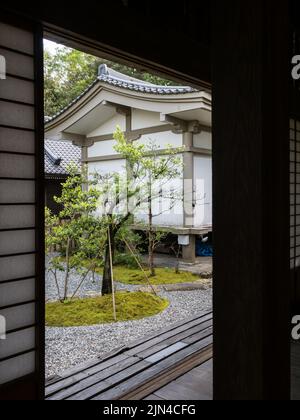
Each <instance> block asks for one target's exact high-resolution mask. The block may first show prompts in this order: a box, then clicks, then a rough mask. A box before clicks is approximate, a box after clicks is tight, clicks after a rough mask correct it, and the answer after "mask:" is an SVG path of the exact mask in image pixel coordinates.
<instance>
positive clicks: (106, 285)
mask: <svg viewBox="0 0 300 420" xmlns="http://www.w3.org/2000/svg"><path fill="white" fill-rule="evenodd" d="M109 234H110V241H111V247H112V252H113V257H114V251H115V236H116V232H115V231H114V230H113V228H112V227H111V226H110V229H109V233H108V232H107V241H106V246H105V259H104V268H103V280H102V296H104V295H111V294H112V292H113V290H112V278H111V267H110V249H109V237H108V235H109Z"/></svg>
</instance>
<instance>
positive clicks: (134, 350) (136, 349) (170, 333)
mask: <svg viewBox="0 0 300 420" xmlns="http://www.w3.org/2000/svg"><path fill="white" fill-rule="evenodd" d="M210 319H212V315H211V314H207V315H205V316H203V317H201V318H197V319H196V320H194V321H191V322H189V323H187V324H183V325H181V326H180V327H178V328H175V329H171V330H170V329H169V330H166V331H165V332H163V333H162V334H159V335H157V336H155V337H154V338H153V339H150V340H147V341H145V340H144V341H143V342H142V343H141V344H140V345H138V346H132V347H131V350H129V351H127V352H126V353H127V354H129V355H134V354H141V352H143V351H144V350H147V349H149V348H150V347H152V346H154V345H155V344H160V345H161V344H162V342H163V341H164V340H167V339H171V338H172V337H175V336H176V335H178V334H179V333H181V332H186V331H188V330H189V329H190V328H191V327H194V326H198V325H201V324H202V323H204V322H206V321H209V320H210Z"/></svg>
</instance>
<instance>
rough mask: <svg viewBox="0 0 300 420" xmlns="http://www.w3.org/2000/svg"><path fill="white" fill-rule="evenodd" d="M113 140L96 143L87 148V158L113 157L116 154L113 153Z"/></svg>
mask: <svg viewBox="0 0 300 420" xmlns="http://www.w3.org/2000/svg"><path fill="white" fill-rule="evenodd" d="M115 145H116V141H115V140H107V141H106V140H105V141H99V142H96V143H95V144H94V145H93V146H91V147H89V148H88V157H89V158H94V157H99V156H113V155H117V154H118V153H117V152H116V151H115V149H114V146H115Z"/></svg>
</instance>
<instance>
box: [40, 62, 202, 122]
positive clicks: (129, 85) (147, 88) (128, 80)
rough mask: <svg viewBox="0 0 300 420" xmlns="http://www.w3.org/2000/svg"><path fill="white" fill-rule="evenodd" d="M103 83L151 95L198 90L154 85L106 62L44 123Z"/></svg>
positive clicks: (58, 115)
mask: <svg viewBox="0 0 300 420" xmlns="http://www.w3.org/2000/svg"><path fill="white" fill-rule="evenodd" d="M99 82H100V83H105V84H107V85H110V86H115V87H118V88H122V89H126V90H129V91H135V92H139V93H146V94H152V95H160V96H166V95H183V94H190V93H196V92H200V91H199V90H197V89H194V88H192V87H190V86H163V85H155V84H152V83H149V82H146V81H143V80H140V79H136V78H134V77H131V76H128V75H125V74H122V73H119V72H118V71H116V70H113V69H111V68H109V67H108V66H107V65H106V64H101V65H100V66H99V70H98V77H97V79H96V80H95V81H94V82H93V83H92V84H91V85H90V86H88V87H87V88H86V89H85V90H84V91H83V92H82V93H81V94H80V95H79V96H78V97H77V98H75V99H74V100H73V101H72V102H70V103H69V105H67V106H66V107H64V108H63V109H62V110H61V111H59V112H58V113H56V114H55V115H53V117H50V118H49V117H47V119H46V121H45V123H46V124H48V123H51V122H52V121H54V120H55V119H56V118H58V117H60V116H61V115H62V114H63V113H64V112H66V111H67V110H68V109H69V108H71V107H72V106H73V105H75V104H76V103H77V102H78V101H80V99H81V98H82V97H83V96H85V95H86V94H87V93H88V92H89V91H90V90H92V89H93V87H94V86H95V85H96V84H97V83H99Z"/></svg>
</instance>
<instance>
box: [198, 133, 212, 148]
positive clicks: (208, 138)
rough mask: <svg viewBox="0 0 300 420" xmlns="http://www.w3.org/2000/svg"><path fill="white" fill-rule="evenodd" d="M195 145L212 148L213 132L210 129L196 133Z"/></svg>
mask: <svg viewBox="0 0 300 420" xmlns="http://www.w3.org/2000/svg"><path fill="white" fill-rule="evenodd" d="M194 147H199V148H201V149H208V150H212V134H211V133H210V132H208V131H202V132H201V133H200V134H195V135H194Z"/></svg>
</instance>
